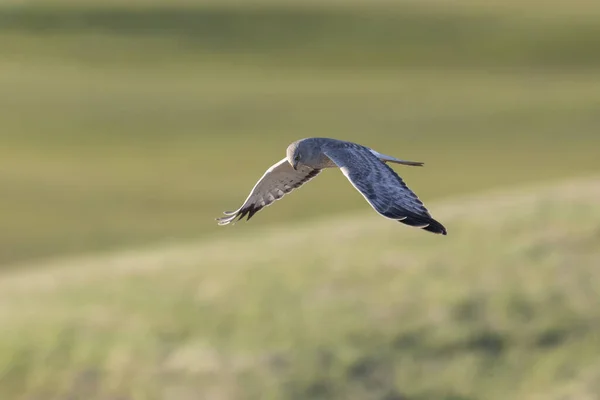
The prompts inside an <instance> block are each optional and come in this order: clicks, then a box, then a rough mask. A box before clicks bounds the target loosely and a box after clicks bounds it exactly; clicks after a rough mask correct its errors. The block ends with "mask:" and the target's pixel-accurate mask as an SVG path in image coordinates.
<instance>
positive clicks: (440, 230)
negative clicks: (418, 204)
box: [398, 214, 448, 235]
mask: <svg viewBox="0 0 600 400" xmlns="http://www.w3.org/2000/svg"><path fill="white" fill-rule="evenodd" d="M398 222H402V223H403V224H405V225H409V226H414V227H415V228H421V229H423V230H426V231H427V232H432V233H436V234H439V235H447V234H448V232H447V231H446V228H445V227H444V225H442V224H440V223H439V222H437V221H436V220H435V219H433V218H431V217H426V216H420V215H415V214H412V215H409V216H407V217H406V218H404V219H399V220H398Z"/></svg>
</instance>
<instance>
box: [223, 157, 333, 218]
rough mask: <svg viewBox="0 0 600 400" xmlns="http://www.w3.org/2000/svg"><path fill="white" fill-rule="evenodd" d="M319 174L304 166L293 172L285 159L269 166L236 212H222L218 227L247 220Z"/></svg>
mask: <svg viewBox="0 0 600 400" xmlns="http://www.w3.org/2000/svg"><path fill="white" fill-rule="evenodd" d="M319 172H321V170H320V169H312V168H309V167H306V166H299V167H298V170H294V168H292V166H291V165H290V163H289V162H288V161H287V159H285V158H284V159H283V160H281V161H279V162H278V163H277V164H275V165H273V166H271V168H269V169H268V170H267V171H266V172H265V174H264V175H263V176H262V178H260V179H259V181H258V182H256V185H254V188H252V191H251V192H250V195H249V196H248V198H247V199H246V201H245V202H244V204H242V206H241V207H240V208H238V209H237V210H236V211H228V212H224V213H223V214H225V216H224V217H221V218H217V221H218V222H219V225H227V224H229V223H231V222H234V221H235V219H236V218H238V221H239V220H241V219H242V218H244V217H245V216H246V215H248V219H250V218H252V216H253V215H254V214H256V213H257V212H259V211H260V210H262V209H263V208H264V207H266V206H268V205H271V204H272V203H273V202H274V201H275V200H279V199H281V198H282V197H283V196H285V195H286V194H287V193H289V192H291V191H292V190H294V189H296V188H298V187H300V186H302V185H303V184H305V183H306V182H308V181H309V180H311V179H312V178H314V177H315V176H317V175H318V174H319Z"/></svg>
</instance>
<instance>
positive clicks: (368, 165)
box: [217, 138, 446, 235]
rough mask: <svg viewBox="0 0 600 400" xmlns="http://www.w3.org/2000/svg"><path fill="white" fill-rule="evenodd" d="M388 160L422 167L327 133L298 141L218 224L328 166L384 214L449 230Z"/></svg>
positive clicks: (274, 197) (248, 213)
mask: <svg viewBox="0 0 600 400" xmlns="http://www.w3.org/2000/svg"><path fill="white" fill-rule="evenodd" d="M386 162H393V163H397V164H403V165H411V166H421V165H423V163H420V162H414V161H404V160H399V159H397V158H394V157H391V156H387V155H385V154H381V153H378V152H376V151H375V150H373V149H370V148H368V147H365V146H361V145H359V144H356V143H352V142H345V141H342V140H336V139H328V138H308V139H302V140H298V141H296V142H294V143H292V144H290V145H289V146H288V148H287V154H286V157H285V158H284V159H283V160H281V161H279V162H278V163H276V164H275V165H273V166H271V168H269V169H268V170H267V171H266V172H265V174H264V175H263V176H262V178H260V180H259V181H258V182H257V183H256V185H255V186H254V188H253V189H252V191H251V192H250V195H249V196H248V198H247V199H246V201H245V202H244V204H242V206H241V207H240V208H239V209H237V210H236V211H231V212H225V213H224V214H225V216H224V217H221V218H218V219H217V221H218V222H219V225H227V224H229V223H231V222H234V221H235V220H236V219H237V220H241V219H242V218H244V217H245V216H248V219H250V218H252V216H253V215H254V214H256V213H257V212H258V211H260V210H262V209H263V208H264V207H266V206H268V205H270V204H272V203H273V202H274V201H276V200H279V199H280V198H282V197H283V196H285V195H286V194H287V193H289V192H291V191H292V190H294V189H296V188H298V187H300V186H302V185H303V184H304V183H306V182H308V181H309V180H311V179H312V178H314V177H315V176H317V175H318V174H319V173H320V172H321V171H322V170H323V169H325V168H339V169H340V170H341V171H342V173H343V174H344V175H345V176H346V178H348V180H349V181H350V183H351V184H352V185H353V186H354V187H355V188H356V189H357V190H358V191H359V192H360V193H361V194H362V195H363V196H364V198H365V199H366V200H367V201H368V202H369V204H370V205H371V206H372V207H373V208H374V209H375V211H377V212H378V213H379V214H381V215H382V216H384V217H386V218H389V219H393V220H396V221H399V222H402V223H403V224H406V225H410V226H414V227H417V228H422V229H425V230H426V231H429V232H433V233H439V234H443V235H445V234H446V228H444V226H443V225H442V224H440V223H439V222H437V221H436V220H435V219H433V218H432V217H431V215H430V214H429V211H427V209H426V208H425V206H424V205H423V203H422V202H421V200H419V198H418V197H417V195H416V194H415V193H413V192H412V191H411V190H410V189H409V188H408V187H407V186H406V184H405V183H404V181H403V180H402V178H400V177H399V176H398V175H397V174H396V172H394V170H393V169H392V168H390V167H389V166H388V165H387V164H386Z"/></svg>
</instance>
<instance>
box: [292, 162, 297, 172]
mask: <svg viewBox="0 0 600 400" xmlns="http://www.w3.org/2000/svg"><path fill="white" fill-rule="evenodd" d="M292 168H294V171H298V161H292Z"/></svg>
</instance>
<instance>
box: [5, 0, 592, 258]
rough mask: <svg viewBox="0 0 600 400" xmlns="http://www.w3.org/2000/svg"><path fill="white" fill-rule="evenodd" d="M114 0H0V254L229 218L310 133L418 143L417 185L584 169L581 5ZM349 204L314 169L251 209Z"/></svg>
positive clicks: (585, 23)
mask: <svg viewBox="0 0 600 400" xmlns="http://www.w3.org/2000/svg"><path fill="white" fill-rule="evenodd" d="M392 3H393V4H392ZM127 4H128V5H127V6H124V5H122V4H121V5H119V4H116V3H115V2H112V3H110V4H109V3H103V2H97V1H86V2H85V3H83V2H70V1H41V0H40V1H33V2H28V3H27V5H17V4H12V5H11V4H9V3H6V4H4V5H3V6H2V7H0V120H1V121H2V130H1V131H0V141H1V143H2V145H1V146H0V212H1V215H2V217H1V218H0V266H1V267H5V266H6V267H8V266H9V265H14V264H15V263H16V262H17V261H27V260H31V259H33V258H44V257H54V256H59V255H62V254H73V253H80V252H86V251H96V250H103V249H114V248H127V247H129V246H130V245H139V244H142V243H162V242H165V241H172V242H177V241H179V240H182V239H191V238H197V237H200V236H215V237H219V236H221V235H227V234H228V232H226V231H225V230H217V229H216V227H215V224H214V221H213V218H215V217H216V216H218V215H219V214H220V212H221V211H224V210H228V209H232V208H234V207H236V206H238V205H239V203H240V202H241V201H242V200H243V199H244V198H245V196H246V195H247V192H248V190H249V189H250V188H251V187H252V185H253V184H254V182H255V181H256V179H257V178H258V177H259V176H260V175H261V174H262V173H263V171H264V170H265V169H266V168H267V167H268V166H270V165H271V164H272V163H274V162H275V161H277V160H278V159H280V158H281V157H283V154H284V148H285V146H286V145H287V144H288V143H289V142H291V141H293V140H296V139H298V138H302V137H308V136H325V137H336V138H342V139H348V140H354V141H357V142H359V143H362V144H365V145H369V146H372V147H375V148H377V149H378V150H379V151H382V152H387V153H390V154H392V155H395V156H398V157H403V158H407V159H415V160H419V161H424V162H426V168H424V169H407V168H402V169H399V171H400V173H401V174H402V175H403V177H405V178H406V180H407V181H408V183H409V184H410V185H411V187H412V188H414V190H416V191H417V193H418V194H419V195H421V196H422V197H423V199H424V200H425V201H426V202H430V201H432V200H434V199H436V198H441V197H444V196H449V195H454V194H459V193H466V192H476V191H479V190H482V189H487V188H492V187H503V186H504V187H506V186H512V185H515V184H527V183H533V182H539V181H553V180H555V179H559V178H566V177H573V176H580V175H593V174H597V173H598V171H600V161H599V159H598V156H597V150H596V149H597V148H598V147H599V145H600V136H599V135H598V134H597V132H598V130H599V129H600V116H599V114H598V112H597V110H598V109H599V107H600V74H598V72H597V71H598V66H599V65H600V59H599V58H598V54H599V53H598V52H594V51H591V50H590V49H593V48H596V47H597V46H596V44H597V43H598V40H600V32H599V31H598V24H597V23H596V20H597V15H598V13H599V10H600V7H597V6H596V5H593V4H592V5H590V4H588V3H586V4H587V6H586V5H585V4H584V3H582V2H577V3H573V4H572V5H571V6H569V7H568V9H567V8H565V7H564V6H562V5H560V4H546V5H545V7H542V8H541V9H540V7H539V4H537V3H535V2H533V3H527V5H519V4H517V3H516V2H511V3H510V4H505V3H504V2H502V3H500V2H498V3H485V4H488V5H485V4H484V3H478V2H470V1H467V0H464V1H460V2H454V3H452V4H453V5H446V6H442V5H441V4H440V2H436V1H432V2H430V3H427V5H426V6H423V5H419V4H417V3H414V2H404V1H401V2H391V3H390V2H386V1H380V2H377V5H376V6H373V5H372V3H365V2H364V1H354V2H352V4H351V5H348V4H346V3H344V5H343V6H342V5H341V3H339V2H335V1H332V2H328V3H322V4H321V3H320V4H316V3H311V4H310V5H307V4H304V3H303V4H300V3H299V2H297V1H290V2H286V3H285V5H283V4H282V3H277V4H274V3H273V2H269V1H265V2H257V3H254V2H248V4H247V5H245V6H243V7H242V6H239V5H238V6H234V5H233V3H232V2H229V3H228V4H227V5H217V4H216V3H215V2H214V1H199V2H194V1H187V0H181V1H178V2H177V3H173V2H170V3H168V4H167V3H165V2H162V3H161V2H160V1H155V0H139V1H137V2H136V3H127ZM367 4H368V7H366V8H365V6H366V5H367ZM365 206H366V205H365V204H364V201H363V199H362V197H361V196H360V195H358V194H357V193H355V192H354V190H353V189H352V188H351V186H350V185H349V184H348V182H346V180H345V179H344V178H343V177H342V176H341V174H339V173H336V172H335V171H329V172H328V173H326V174H323V175H322V176H320V177H319V179H318V180H315V181H314V182H311V183H310V185H308V186H307V187H306V188H303V189H302V190H301V191H300V192H299V193H297V194H293V195H291V196H289V198H286V200H285V201H283V202H281V203H278V204H277V205H276V206H274V207H272V208H269V209H268V211H265V212H264V213H261V214H260V215H259V216H257V217H256V219H255V220H253V224H252V227H253V228H255V227H260V226H265V225H271V224H276V223H281V221H286V222H289V223H292V222H294V221H298V220H301V219H307V218H313V219H318V218H320V217H322V216H325V215H329V214H331V213H336V212H346V211H352V210H359V209H364V207H365Z"/></svg>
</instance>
